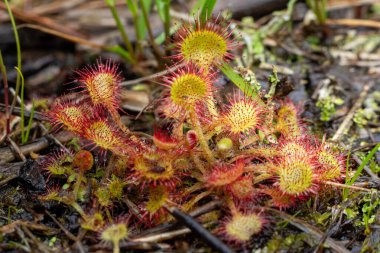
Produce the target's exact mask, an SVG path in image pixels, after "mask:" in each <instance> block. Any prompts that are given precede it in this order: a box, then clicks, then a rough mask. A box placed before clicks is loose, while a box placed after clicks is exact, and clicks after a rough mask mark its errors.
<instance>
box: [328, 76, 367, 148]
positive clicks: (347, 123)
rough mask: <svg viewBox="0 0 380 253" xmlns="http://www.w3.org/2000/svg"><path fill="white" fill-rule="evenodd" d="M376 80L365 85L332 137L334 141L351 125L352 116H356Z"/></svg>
mask: <svg viewBox="0 0 380 253" xmlns="http://www.w3.org/2000/svg"><path fill="white" fill-rule="evenodd" d="M373 85H374V82H371V83H369V84H366V85H364V87H363V90H362V92H361V93H360V95H359V98H358V99H357V100H356V102H355V104H354V105H353V106H352V108H351V110H350V111H349V112H348V114H347V116H346V117H345V118H344V120H343V122H342V123H341V124H340V126H339V128H338V130H337V131H336V133H335V134H334V136H333V137H332V139H331V140H332V141H337V140H339V139H340V138H341V137H342V135H343V134H344V132H345V131H346V130H347V129H348V128H349V127H350V126H351V124H352V118H353V117H354V115H355V113H356V111H357V110H358V109H359V108H360V107H361V105H362V104H363V102H364V99H365V98H366V96H367V94H368V92H369V90H370V89H371V88H372V87H373Z"/></svg>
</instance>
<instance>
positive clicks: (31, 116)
mask: <svg viewBox="0 0 380 253" xmlns="http://www.w3.org/2000/svg"><path fill="white" fill-rule="evenodd" d="M35 109H36V108H35V104H34V100H33V102H32V110H31V111H30V118H29V122H28V127H27V129H26V133H25V142H27V141H28V139H29V134H30V129H31V128H32V123H33V117H34V112H35Z"/></svg>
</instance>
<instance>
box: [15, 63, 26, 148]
mask: <svg viewBox="0 0 380 253" xmlns="http://www.w3.org/2000/svg"><path fill="white" fill-rule="evenodd" d="M15 69H16V70H17V73H18V75H19V76H20V77H21V91H20V99H21V104H20V108H21V115H20V126H21V143H22V144H25V142H26V140H25V102H24V89H25V81H24V76H23V75H22V72H21V70H20V69H19V68H18V67H15ZM16 97H17V92H16Z"/></svg>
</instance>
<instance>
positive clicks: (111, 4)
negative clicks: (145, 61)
mask: <svg viewBox="0 0 380 253" xmlns="http://www.w3.org/2000/svg"><path fill="white" fill-rule="evenodd" d="M104 1H105V2H106V4H107V6H108V8H109V9H110V11H111V13H112V16H113V18H114V20H115V22H116V26H117V28H118V29H119V32H120V34H121V37H122V38H123V41H124V44H125V47H126V48H127V50H128V53H129V55H130V59H131V63H132V64H135V63H136V58H135V53H134V49H133V46H132V43H131V41H130V40H129V37H128V35H127V32H126V31H125V29H124V26H123V23H122V22H121V20H120V16H119V13H118V12H117V9H116V1H115V0H104Z"/></svg>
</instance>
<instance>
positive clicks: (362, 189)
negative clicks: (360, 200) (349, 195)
mask: <svg viewBox="0 0 380 253" xmlns="http://www.w3.org/2000/svg"><path fill="white" fill-rule="evenodd" d="M322 183H323V184H326V185H332V186H337V187H340V188H347V189H351V190H357V191H364V192H371V191H372V190H371V189H367V188H363V187H358V186H354V185H346V184H340V183H336V182H331V181H325V182H322Z"/></svg>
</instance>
